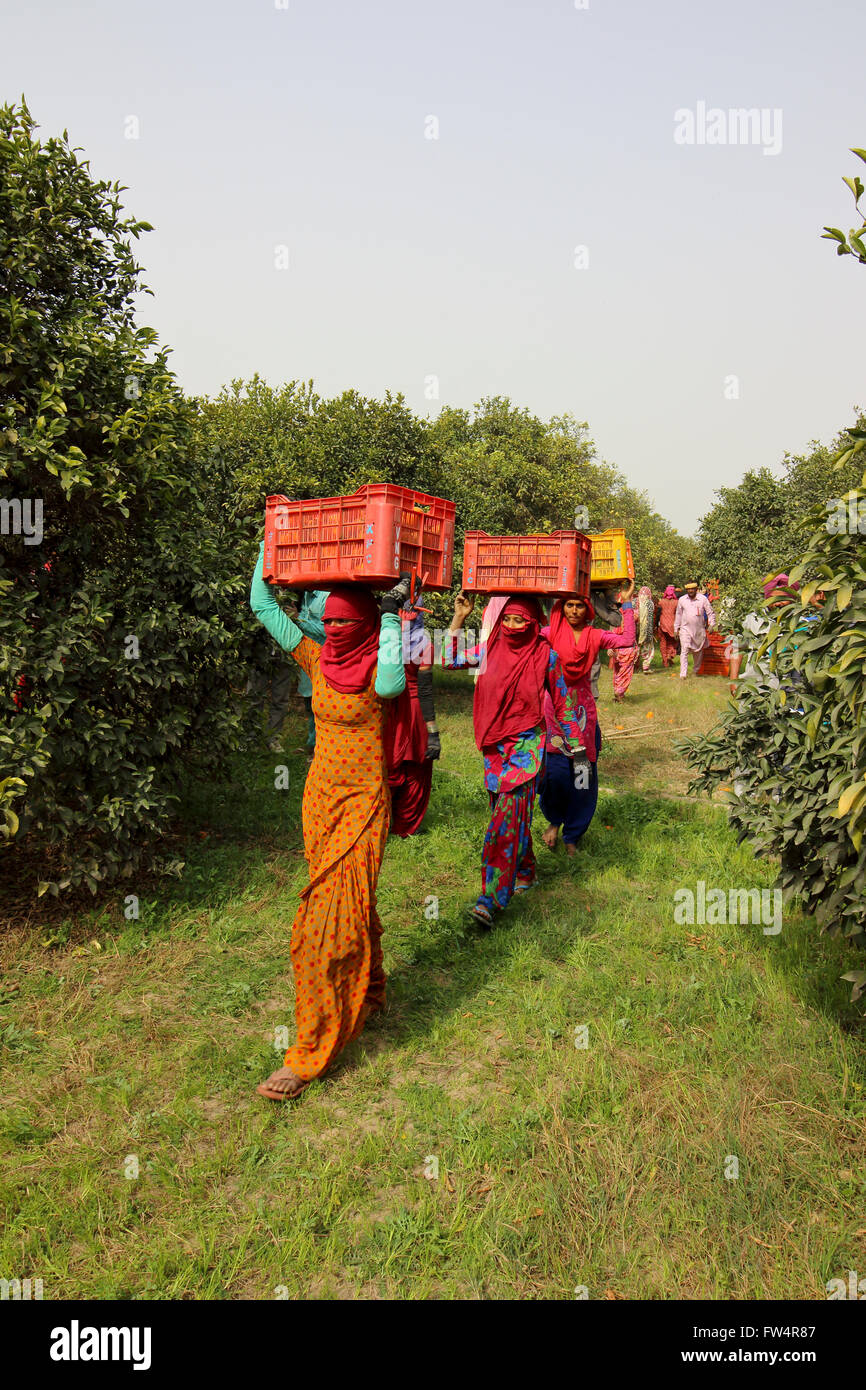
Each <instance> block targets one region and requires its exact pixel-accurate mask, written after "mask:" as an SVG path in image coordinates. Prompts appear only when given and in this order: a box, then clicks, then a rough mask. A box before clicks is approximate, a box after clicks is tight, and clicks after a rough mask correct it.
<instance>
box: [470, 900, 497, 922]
mask: <svg viewBox="0 0 866 1390" xmlns="http://www.w3.org/2000/svg"><path fill="white" fill-rule="evenodd" d="M469 916H470V917H471V918H472V920H473V922H480V923H481V926H482V927H488V928H489V927H492V926H493V914H492V912H489V911H488V910H487V908H486V907H479V906H478V904H477V903H476V905H475V907H471V908H470V909H469Z"/></svg>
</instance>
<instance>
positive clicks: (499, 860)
mask: <svg viewBox="0 0 866 1390" xmlns="http://www.w3.org/2000/svg"><path fill="white" fill-rule="evenodd" d="M535 789H536V779H535V778H534V777H533V778H531V779H530V780H529V781H527V782H523V783H521V785H520V786H519V787H515V788H514V790H513V791H506V792H498V793H497V792H490V791H489V792H488V793H487V794H488V796H489V798H490V824H489V825H488V827H487V834H486V835H485V836H484V848H483V850H482V851H481V895H480V897H479V899H478V903H477V906H478V907H485V908H486V909H487V911H488V912H494V911H495V910H496V909H498V908H503V907H506V906H507V905H508V902H509V901H510V899H511V897H512V896H513V894H514V892H515V890H517V889H522V888H528V887H529V885H530V884H531V883H534V882H535V855H534V854H533V852H532V811H533V807H534V806H535Z"/></svg>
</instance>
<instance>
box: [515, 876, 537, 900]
mask: <svg viewBox="0 0 866 1390" xmlns="http://www.w3.org/2000/svg"><path fill="white" fill-rule="evenodd" d="M535 882H536V881H535V879H533V880H532V882H531V883H515V885H514V892H513V894H512V897H514V898H516V897H517V894H518V893H528V892H529V890H530V888H534V887H535Z"/></svg>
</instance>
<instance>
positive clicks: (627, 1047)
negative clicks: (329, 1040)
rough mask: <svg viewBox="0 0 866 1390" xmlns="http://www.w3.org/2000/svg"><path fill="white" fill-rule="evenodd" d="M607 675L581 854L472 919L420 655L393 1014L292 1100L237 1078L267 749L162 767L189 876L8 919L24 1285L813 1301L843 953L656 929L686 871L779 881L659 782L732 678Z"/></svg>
mask: <svg viewBox="0 0 866 1390" xmlns="http://www.w3.org/2000/svg"><path fill="white" fill-rule="evenodd" d="M601 679H602V703H601V716H602V726H603V728H604V730H605V733H606V734H607V733H610V734H611V735H613V734H615V733H616V729H615V726H616V724H621V725H623V726H625V728H626V729H627V730H630V729H631V728H633V727H638V726H639V725H641V724H642V725H643V726H644V727H645V726H646V725H647V724H651V725H652V726H653V733H652V734H651V735H649V736H647V737H640V738H635V739H632V740H623V741H620V742H618V743H614V742H613V741H611V743H610V744H609V746H608V747H607V748H606V749H605V751H604V753H603V755H602V762H601V779H602V786H603V788H605V792H604V795H603V796H602V797H601V799H600V803H599V811H598V814H597V816H596V819H595V821H594V823H593V826H592V828H591V830H590V831H589V833H588V835H587V836H586V838H585V840H584V842H583V845H582V847H581V850H580V853H579V856H578V858H577V859H576V861H574V862H573V863H571V864H569V863H567V862H566V861H565V859H564V857H563V856H562V855H561V854H560V855H557V856H552V855H550V854H549V853H547V852H546V851H545V850H544V849H543V847H541V846H540V843H538V841H539V837H538V836H537V837H536V839H537V850H538V860H539V871H540V876H541V877H540V884H539V885H538V886H537V887H536V888H535V889H533V891H532V892H530V893H529V894H527V895H526V896H525V897H524V898H523V899H521V900H520V901H518V902H517V903H515V904H514V905H513V906H512V907H511V908H510V909H509V912H508V914H507V916H506V918H505V919H504V920H503V921H502V924H501V925H500V926H499V927H498V928H497V929H496V930H495V931H493V932H492V933H490V934H489V935H486V936H480V935H478V934H476V932H475V931H474V929H473V928H472V926H471V925H470V924H469V922H468V921H467V919H466V916H465V909H466V907H467V905H468V904H469V903H470V902H471V901H472V900H473V899H474V896H475V894H476V892H477V890H478V877H479V875H478V860H479V849H480V844H481V839H482V836H483V832H484V826H485V821H486V809H487V799H486V794H485V793H484V792H483V790H482V785H481V775H480V758H479V755H478V754H477V752H476V750H475V747H474V742H473V739H472V730H471V719H470V710H471V695H472V686H471V680H469V679H468V678H466V677H465V676H443V677H442V678H441V679H440V680H439V681H438V707H439V711H440V723H441V727H442V731H443V734H442V742H443V750H444V751H443V758H442V762H441V763H440V764H439V765H438V766H437V769H436V775H435V781H434V793H433V799H432V803H431V809H430V813H429V817H428V829H427V831H426V833H424V834H423V835H421V836H419V837H417V838H415V839H412V840H409V841H395V840H391V841H389V845H388V850H387V854H386V858H385V863H384V867H383V870H382V875H381V879H380V893H379V907H380V912H381V915H382V918H383V922H384V926H385V948H386V965H387V969H388V973H389V977H390V984H389V991H390V996H389V997H390V1005H389V1010H388V1012H387V1014H386V1015H384V1016H383V1017H382V1018H381V1019H379V1020H378V1021H377V1022H376V1024H375V1026H371V1027H370V1028H369V1029H368V1030H367V1032H366V1033H365V1035H364V1036H363V1038H362V1039H361V1040H360V1041H359V1042H358V1043H356V1044H354V1045H353V1046H352V1047H351V1048H350V1049H349V1050H348V1051H347V1052H346V1053H345V1054H344V1056H343V1058H342V1059H341V1060H340V1062H339V1063H338V1065H337V1067H336V1068H335V1070H334V1071H333V1073H332V1074H331V1075H329V1076H328V1077H327V1078H325V1079H323V1080H321V1081H319V1082H317V1083H315V1084H314V1085H313V1086H312V1087H310V1089H309V1090H308V1091H307V1092H306V1093H305V1094H304V1095H303V1097H302V1098H301V1099H300V1100H299V1101H298V1102H297V1103H295V1104H292V1105H287V1106H277V1105H274V1104H270V1103H268V1102H266V1101H264V1100H262V1099H261V1098H259V1097H258V1096H257V1095H256V1094H255V1092H254V1086H255V1083H256V1082H257V1081H258V1080H259V1079H260V1078H262V1077H263V1076H264V1075H266V1074H267V1073H268V1072H269V1071H270V1070H271V1069H272V1068H273V1067H274V1066H275V1065H277V1064H278V1062H279V1052H278V1051H277V1050H276V1049H275V1039H276V1040H277V1041H278V1042H279V1044H280V1045H279V1051H282V1043H281V1040H280V1038H279V1033H278V1031H277V1030H279V1029H285V1028H287V1029H288V1030H289V1035H290V1036H291V1033H292V975H291V962H290V953H289V943H290V929H291V923H292V917H293V915H294V910H295V905H296V902H297V897H298V893H299V891H300V889H301V887H302V886H303V883H304V881H305V864H304V860H303V858H302V854H301V834H300V826H299V808H300V796H301V790H302V784H303V776H304V771H305V767H306V764H305V761H304V758H303V756H302V755H301V754H300V753H299V754H294V753H289V754H288V755H287V757H286V758H285V759H284V760H283V761H286V762H287V763H288V765H289V767H290V769H291V774H292V776H291V785H290V787H289V789H288V791H276V790H275V789H274V763H275V762H276V761H280V760H279V759H277V758H276V757H275V756H274V755H271V754H267V753H265V752H262V754H261V755H260V757H259V758H258V759H257V760H255V761H254V762H252V763H249V762H247V763H245V764H243V765H242V766H238V767H237V768H235V769H231V770H229V771H228V772H227V777H226V783H225V784H224V785H221V786H212V787H205V788H202V787H199V788H197V789H195V790H194V792H192V793H191V794H190V795H189V797H188V799H187V802H186V804H185V807H184V817H183V826H184V828H183V836H184V840H183V845H182V850H183V854H184V856H185V858H186V860H187V870H186V873H185V875H184V878H183V880H182V881H181V882H179V883H177V884H173V885H171V886H168V887H165V888H159V890H158V891H157V890H155V889H154V887H153V885H152V884H150V885H147V884H145V885H141V886H140V893H141V898H142V902H141V917H140V919H139V920H138V921H126V920H125V918H124V916H123V904H122V898H123V895H124V894H126V893H129V892H135V891H136V886H135V885H134V884H132V885H125V886H124V888H123V890H122V892H118V895H117V898H116V899H112V900H110V901H109V900H106V901H104V902H102V903H100V904H98V905H97V906H96V907H95V908H92V909H88V910H86V911H84V910H82V911H79V912H77V913H73V914H70V915H69V917H68V918H67V919H65V920H63V919H61V920H57V919H56V918H55V919H51V920H48V919H46V921H45V922H43V921H42V920H41V919H40V916H39V912H38V910H37V912H36V913H34V916H33V918H32V920H31V922H30V923H29V924H28V925H26V926H24V927H21V926H18V927H16V928H15V929H14V930H9V931H8V932H7V933H6V934H5V937H4V940H3V951H4V963H5V971H4V978H3V985H2V992H0V998H2V999H3V1000H4V1002H3V1004H2V1006H0V1047H2V1052H0V1060H2V1075H3V1101H4V1103H3V1119H2V1126H0V1142H2V1155H3V1157H2V1164H3V1169H2V1173H3V1194H2V1197H3V1207H4V1213H3V1222H2V1225H3V1236H2V1246H0V1249H2V1256H0V1274H2V1275H4V1276H6V1277H8V1278H12V1277H19V1278H24V1277H27V1276H28V1275H29V1276H30V1277H41V1278H42V1279H43V1281H44V1296H45V1297H46V1298H65V1297H73V1298H74V1297H88V1298H109V1297H135V1298H169V1299H175V1298H192V1299H203V1298H207V1299H213V1298H252V1299H263V1298H264V1299H269V1298H274V1297H281V1296H286V1295H288V1296H289V1297H316V1298H326V1299H327V1298H355V1297H361V1298H384V1297H398V1298H412V1299H424V1298H541V1299H563V1298H573V1297H574V1296H575V1290H576V1289H580V1288H586V1290H587V1291H588V1294H589V1297H591V1298H611V1297H621V1298H653V1299H677V1298H716V1299H719V1298H721V1299H731V1298H734V1299H738V1298H755V1297H757V1298H797V1299H814V1298H823V1297H825V1296H826V1294H825V1284H826V1281H827V1280H828V1279H831V1278H836V1277H840V1276H841V1277H846V1272H847V1270H848V1269H859V1270H860V1271H861V1272H862V1271H863V1270H864V1269H866V1200H864V1199H866V1163H864V1157H866V1154H864V1148H866V1141H864V1129H866V1075H864V1071H866V1069H864V1056H866V1050H864V1024H863V1020H862V1017H861V1011H862V1006H860V1007H859V1008H858V1007H857V1006H852V1005H851V1004H849V1003H848V1002H847V1001H848V987H847V985H845V984H844V983H843V982H841V981H840V979H839V976H840V975H841V974H842V973H843V972H844V971H845V970H846V969H849V968H851V965H852V959H851V953H850V948H846V947H845V946H844V945H843V944H842V943H839V942H835V941H830V940H828V939H827V938H823V937H819V936H818V934H817V932H816V930H815V928H814V925H813V923H812V922H811V921H809V920H805V919H803V918H802V917H801V916H798V915H797V914H796V913H793V912H788V911H786V914H785V919H784V926H783V930H782V933H781V935H779V936H777V937H773V936H765V935H764V934H763V932H762V930H761V927H760V926H700V925H695V926H691V927H689V926H686V927H683V926H678V925H676V924H675V922H674V919H673V894H674V892H675V890H676V889H678V888H682V887H689V886H691V887H692V888H694V886H695V883H696V881H697V880H698V879H699V878H703V879H705V880H706V882H707V883H708V884H709V885H712V886H721V887H724V888H726V889H727V888H729V887H752V886H756V887H761V886H769V885H770V884H771V883H772V879H773V869H772V866H771V865H769V864H766V863H761V862H756V861H755V860H754V858H753V857H752V855H751V853H750V851H749V850H748V849H747V848H746V847H745V846H742V847H739V848H738V847H737V846H736V844H735V841H734V837H733V836H732V834H731V833H730V831H729V830H728V829H727V827H726V823H725V819H724V816H723V813H722V812H721V811H720V810H719V809H718V808H716V807H713V806H711V805H709V804H707V803H706V802H704V803H701V804H698V803H689V802H687V801H683V800H679V799H672V798H680V797H682V796H683V794H684V789H685V785H686V783H687V780H688V778H687V773H686V771H685V769H684V768H683V766H682V764H681V763H680V761H679V760H678V759H677V757H676V754H675V752H674V750H673V748H672V741H673V739H674V738H675V737H680V736H681V733H679V732H677V733H675V732H674V731H675V730H679V729H681V726H683V725H685V724H687V725H689V726H690V727H693V728H695V729H697V728H705V727H707V726H708V725H709V724H710V723H712V721H713V719H714V718H715V715H716V713H717V712H718V710H720V709H721V708H722V706H723V705H724V701H725V698H726V684H725V683H724V682H723V681H720V680H711V679H703V680H699V681H694V680H692V679H690V680H689V682H688V683H687V684H686V685H685V686H680V685H679V683H678V681H675V680H670V679H668V676H667V674H666V673H663V674H662V673H660V674H656V673H653V674H651V675H649V676H647V677H642V676H637V677H635V681H634V683H633V685H632V690H631V692H630V694H629V697H628V700H627V701H626V703H625V704H624V705H620V706H614V705H613V704H612V702H611V699H610V676H609V674H608V673H607V672H606V671H604V672H603V673H602V678H601ZM650 710H651V711H652V713H653V718H652V720H647V718H646V715H647V712H648V711H650ZM670 721H673V722H670ZM288 728H289V733H290V738H289V743H288V746H289V747H291V746H293V744H294V743H299V742H300V741H301V736H302V729H303V725H302V720H301V719H300V718H299V716H298V715H297V714H296V713H293V714H292V715H291V717H290V722H289V726H288ZM613 793H615V794H613ZM542 824H543V822H540V818H539V821H537V828H538V829H540V828H541V825H542ZM582 1029H585V1030H586V1031H585V1033H583V1032H581V1031H580V1030H582ZM584 1040H585V1042H586V1046H577V1045H576V1043H578V1042H581V1041H584ZM733 1160H736V1164H735V1163H734V1162H733ZM136 1165H137V1172H138V1176H137V1177H133V1176H127V1174H132V1173H134V1172H135V1171H136ZM737 1168H738V1172H739V1176H738V1177H733V1173H734V1172H735V1171H736V1170H737ZM726 1173H727V1174H728V1175H729V1176H726Z"/></svg>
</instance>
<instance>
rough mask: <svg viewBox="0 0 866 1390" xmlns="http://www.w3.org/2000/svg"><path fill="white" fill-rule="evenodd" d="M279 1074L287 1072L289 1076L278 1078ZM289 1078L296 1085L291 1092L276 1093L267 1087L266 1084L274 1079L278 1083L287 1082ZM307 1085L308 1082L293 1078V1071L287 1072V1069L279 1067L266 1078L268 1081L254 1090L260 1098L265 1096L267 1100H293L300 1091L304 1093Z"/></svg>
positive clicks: (281, 1091) (280, 1091)
mask: <svg viewBox="0 0 866 1390" xmlns="http://www.w3.org/2000/svg"><path fill="white" fill-rule="evenodd" d="M280 1072H289V1076H288V1077H282V1076H280ZM289 1077H292V1078H294V1080H295V1081H296V1082H297V1083H298V1084H297V1085H296V1086H294V1087H292V1089H291V1090H285V1091H283V1090H279V1091H278V1090H274V1089H273V1088H272V1087H270V1086H269V1085H268V1082H270V1081H273V1080H275V1079H279V1080H280V1081H283V1080H286V1081H288V1080H289ZM309 1084H310V1083H309V1081H302V1080H301V1078H300V1077H299V1076H295V1073H294V1072H293V1071H289V1068H288V1067H280V1068H278V1070H277V1071H272V1072H271V1074H270V1076H269V1077H268V1080H267V1081H262V1082H261V1084H260V1085H258V1086H257V1087H256V1090H257V1091H258V1093H259V1095H260V1096H265V1098H266V1099H267V1100H294V1099H295V1097H296V1096H299V1095H300V1094H301V1091H305V1090H306V1089H307V1087H308V1086H309Z"/></svg>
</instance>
